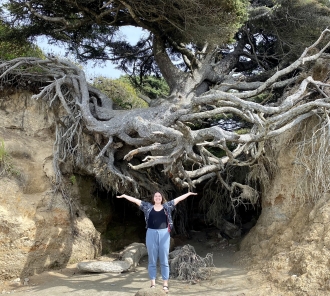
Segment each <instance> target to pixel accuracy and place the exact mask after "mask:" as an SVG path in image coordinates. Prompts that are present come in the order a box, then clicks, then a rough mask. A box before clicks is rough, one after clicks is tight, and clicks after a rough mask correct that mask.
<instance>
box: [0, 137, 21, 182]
mask: <svg viewBox="0 0 330 296" xmlns="http://www.w3.org/2000/svg"><path fill="white" fill-rule="evenodd" d="M2 175H9V176H20V172H19V171H18V170H17V169H15V167H14V165H13V163H12V160H11V157H10V155H9V153H8V152H7V151H6V148H5V142H4V140H3V139H0V176H2Z"/></svg>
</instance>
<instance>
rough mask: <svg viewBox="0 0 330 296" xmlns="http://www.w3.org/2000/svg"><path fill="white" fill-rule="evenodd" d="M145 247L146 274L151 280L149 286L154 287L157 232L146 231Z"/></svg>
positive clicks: (152, 230)
mask: <svg viewBox="0 0 330 296" xmlns="http://www.w3.org/2000/svg"><path fill="white" fill-rule="evenodd" d="M146 245H147V250H148V273H149V278H150V280H151V286H152V285H155V280H156V274H157V257H158V233H157V230H154V229H149V228H148V230H147V237H146Z"/></svg>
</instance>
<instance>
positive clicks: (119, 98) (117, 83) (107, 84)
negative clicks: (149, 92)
mask: <svg viewBox="0 0 330 296" xmlns="http://www.w3.org/2000/svg"><path fill="white" fill-rule="evenodd" d="M92 84H93V86H94V87H96V88H97V89H99V90H100V91H102V92H103V93H105V94H106V95H107V96H108V97H109V98H111V99H112V100H113V102H114V103H115V104H117V105H118V106H119V107H120V108H122V109H133V108H146V107H148V104H147V103H146V102H145V101H143V100H142V99H140V98H139V96H138V94H137V92H136V90H135V89H134V88H133V86H132V85H131V84H130V83H129V82H128V81H125V80H122V79H110V78H105V77H96V78H94V80H93V83H92Z"/></svg>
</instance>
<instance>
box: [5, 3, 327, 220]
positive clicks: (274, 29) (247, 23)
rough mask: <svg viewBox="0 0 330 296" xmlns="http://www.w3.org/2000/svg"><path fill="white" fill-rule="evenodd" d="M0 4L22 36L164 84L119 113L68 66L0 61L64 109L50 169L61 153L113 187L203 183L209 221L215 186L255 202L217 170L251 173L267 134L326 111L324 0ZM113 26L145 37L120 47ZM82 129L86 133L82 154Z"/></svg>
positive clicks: (8, 73)
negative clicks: (162, 93)
mask: <svg viewBox="0 0 330 296" xmlns="http://www.w3.org/2000/svg"><path fill="white" fill-rule="evenodd" d="M5 8H6V9H7V11H8V14H2V21H3V22H4V23H5V24H6V25H8V26H11V27H13V28H15V30H18V32H20V34H21V35H22V36H25V38H32V39H33V37H35V36H38V35H47V36H48V37H49V38H51V40H53V41H54V42H64V43H65V44H67V49H68V50H70V51H73V52H75V53H76V55H77V57H78V58H79V59H81V60H87V59H95V60H111V61H113V62H114V63H117V65H118V67H120V68H121V69H123V70H125V71H126V73H127V74H128V75H130V76H131V77H133V78H134V79H135V81H137V82H139V83H141V84H142V81H143V79H144V78H145V77H150V75H151V74H152V75H154V77H156V78H157V77H162V78H163V79H164V80H165V81H166V82H167V84H168V86H169V95H168V96H167V97H158V98H157V99H153V100H150V101H149V107H148V108H134V109H130V110H118V109H117V108H114V105H113V100H111V98H110V100H109V98H108V97H107V96H106V95H105V94H104V93H102V92H100V91H99V90H98V89H96V88H95V87H93V86H91V85H89V84H88V83H86V79H85V76H84V73H83V71H82V70H81V69H79V68H78V67H76V66H74V65H72V64H71V63H68V62H66V61H62V60H56V59H53V58H49V59H46V60H38V59H16V60H12V61H9V62H3V63H2V64H1V65H0V73H2V74H0V79H1V81H2V83H4V84H5V83H6V81H7V80H8V79H10V77H13V76H15V77H16V79H17V80H24V79H29V80H38V81H39V82H40V83H42V84H43V85H44V87H43V89H42V91H41V92H40V93H39V94H36V95H35V98H43V99H44V100H45V101H47V102H49V105H50V107H52V108H55V106H56V108H58V105H61V106H62V107H63V108H64V110H66V113H67V114H66V116H64V117H61V118H59V121H58V123H57V130H56V133H57V137H56V142H55V147H56V149H55V155H54V157H55V159H56V160H57V162H56V161H55V163H56V165H55V169H56V171H57V172H58V175H57V176H58V178H60V165H61V163H62V162H63V161H64V160H65V159H69V158H72V159H73V162H74V164H75V166H77V167H83V168H84V170H85V171H88V172H89V173H90V174H91V175H94V176H95V177H96V178H97V180H98V181H99V182H100V183H101V184H102V185H103V186H104V187H105V188H108V189H114V190H117V191H125V192H131V193H132V194H137V195H144V194H145V193H150V192H152V191H154V190H160V191H163V192H171V191H173V190H178V189H183V188H189V189H190V190H193V188H195V187H196V186H203V187H204V188H206V190H208V191H207V192H208V193H207V194H205V195H206V196H209V197H211V198H213V199H212V200H211V201H210V202H215V203H216V204H218V208H217V211H215V212H213V214H212V215H211V216H210V217H211V218H212V219H213V220H214V219H216V215H217V213H221V209H219V207H220V205H223V204H224V202H222V201H221V202H219V199H221V198H223V197H219V199H217V198H214V196H219V193H221V195H223V196H227V198H228V200H229V202H228V203H227V204H229V208H233V207H232V205H237V204H240V203H245V202H248V203H252V204H255V203H256V201H257V200H258V196H259V192H258V188H254V187H250V186H249V185H248V184H246V183H244V182H245V181H244V182H243V181H239V182H238V181H237V180H233V179H232V178H231V177H230V174H228V169H230V168H232V167H234V166H241V167H246V168H249V169H250V168H252V170H253V169H256V170H257V169H259V170H261V167H262V164H261V162H260V159H262V156H263V153H264V152H263V151H264V149H265V145H266V144H267V139H270V138H273V137H275V136H277V135H279V134H281V133H283V132H284V131H286V130H288V129H289V128H292V127H293V126H295V125H297V124H299V123H300V122H302V121H303V120H304V119H306V118H308V117H310V116H313V115H315V114H318V116H320V117H322V118H323V119H324V120H326V118H327V116H326V114H327V111H326V110H328V109H329V107H330V105H329V102H328V97H329V82H328V81H329V73H328V72H327V71H323V70H322V69H323V68H324V64H327V63H328V60H327V59H328V58H329V35H330V34H329V33H330V31H329V30H328V29H326V28H327V26H328V24H329V18H330V3H329V1H322V0H295V1H294V0H288V1H284V0H274V1H272V0H251V1H245V0H241V1H239V0H231V1H224V0H217V1H208V0H188V1H186V0H173V1H136V0H128V1H121V0H113V1H100V0H95V1H93V0H82V1H73V0H62V1H46V0H44V1H43V0H40V1H37V0H29V1H28V0H8V1H5ZM201 15H202V17H201ZM122 26H135V27H139V28H141V29H143V30H144V32H145V34H143V35H142V37H141V39H140V41H139V42H138V43H137V44H135V45H131V44H129V42H127V40H124V39H123V38H122V36H121V34H120V27H122ZM6 38H9V40H10V38H13V35H10V34H8V35H7V37H6ZM321 60H322V61H324V62H322V63H317V62H318V61H321ZM313 65H316V66H318V67H319V68H320V69H321V70H320V71H319V72H320V73H323V74H324V75H316V74H315V73H316V72H315V71H314V72H313V70H312V69H313V68H312V66H313ZM36 67H37V68H36ZM36 69H37V70H36ZM149 99H150V98H149ZM147 101H148V100H147ZM55 102H57V103H56V104H58V105H56V104H55ZM228 119H230V120H231V122H232V123H233V122H236V123H239V125H240V124H241V123H242V125H240V126H244V131H242V130H240V131H237V130H236V129H234V128H233V125H232V124H229V125H228ZM218 121H219V123H218ZM221 122H222V123H223V122H224V123H225V124H221ZM86 129H87V130H88V132H89V133H91V134H93V135H97V139H96V140H95V142H94V143H93V144H92V146H91V147H92V148H91V149H89V152H88V153H89V154H88V156H86V154H85V157H84V153H83V152H82V149H83V148H82V145H81V142H80V141H82V137H81V134H83V133H84V130H86ZM89 141H91V142H93V140H91V139H90V140H89ZM86 159H88V164H89V165H86ZM264 169H265V171H266V172H267V170H268V173H269V171H270V170H271V166H268V167H266V168H265V166H264ZM255 175H256V174H255ZM258 177H259V178H260V177H262V176H261V175H259V176H257V177H256V178H258ZM222 193H224V194H222ZM225 203H226V202H225ZM209 209H211V207H209Z"/></svg>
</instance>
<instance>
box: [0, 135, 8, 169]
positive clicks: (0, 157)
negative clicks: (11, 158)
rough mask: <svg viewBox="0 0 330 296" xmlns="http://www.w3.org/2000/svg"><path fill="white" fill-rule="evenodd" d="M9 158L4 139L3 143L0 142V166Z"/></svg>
mask: <svg viewBox="0 0 330 296" xmlns="http://www.w3.org/2000/svg"><path fill="white" fill-rule="evenodd" d="M7 157H8V153H7V151H6V149H5V142H4V140H3V139H1V141H0V164H2V163H3V162H4V161H5V159H6V158H7Z"/></svg>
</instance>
